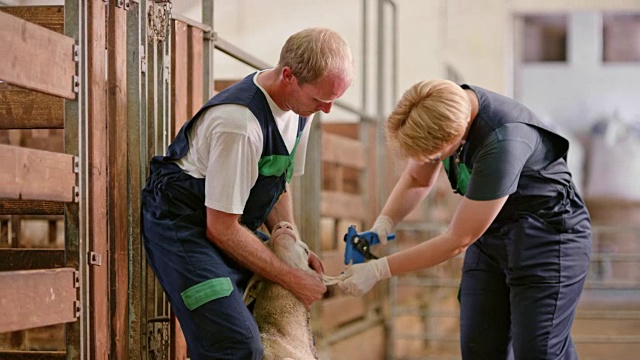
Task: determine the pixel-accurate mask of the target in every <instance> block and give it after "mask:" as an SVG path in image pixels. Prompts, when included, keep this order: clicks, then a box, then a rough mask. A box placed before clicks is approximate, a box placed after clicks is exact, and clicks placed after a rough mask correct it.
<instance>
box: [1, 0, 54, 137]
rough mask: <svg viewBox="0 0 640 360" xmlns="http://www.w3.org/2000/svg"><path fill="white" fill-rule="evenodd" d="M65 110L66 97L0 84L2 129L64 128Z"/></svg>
mask: <svg viewBox="0 0 640 360" xmlns="http://www.w3.org/2000/svg"><path fill="white" fill-rule="evenodd" d="M0 9H2V7H0ZM63 111H64V99H61V98H59V97H56V96H52V95H47V94H42V93H39V92H35V91H30V90H26V89H22V88H19V87H15V86H11V85H8V84H0V129H45V128H48V129H62V128H63V127H64V113H63Z"/></svg>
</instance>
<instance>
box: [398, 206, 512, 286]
mask: <svg viewBox="0 0 640 360" xmlns="http://www.w3.org/2000/svg"><path fill="white" fill-rule="evenodd" d="M508 198H509V196H504V197H501V198H499V199H495V200H488V201H475V200H470V199H468V198H463V199H462V201H461V202H460V204H459V205H458V208H457V209H456V212H455V213H454V215H453V219H452V220H451V223H450V225H449V228H448V229H447V231H446V232H445V233H444V234H442V235H439V236H436V237H435V238H433V239H431V240H428V241H425V242H423V243H421V244H419V245H416V246H414V247H412V248H410V249H407V250H404V251H401V252H398V253H395V254H393V255H389V256H388V257H387V261H388V262H389V269H390V270H391V275H400V274H404V273H407V272H411V271H414V270H420V269H425V268H428V267H431V266H434V265H436V264H439V263H441V262H444V261H446V260H448V259H450V258H452V257H454V256H456V255H458V254H460V253H462V252H463V251H465V250H466V249H467V247H469V245H471V244H472V243H473V242H474V241H476V240H477V239H478V238H479V237H480V236H481V235H482V234H483V233H484V232H485V231H486V230H487V228H489V225H491V223H492V222H493V220H494V219H495V218H496V216H498V213H499V212H500V209H502V206H503V205H504V203H505V202H506V201H507V199H508Z"/></svg>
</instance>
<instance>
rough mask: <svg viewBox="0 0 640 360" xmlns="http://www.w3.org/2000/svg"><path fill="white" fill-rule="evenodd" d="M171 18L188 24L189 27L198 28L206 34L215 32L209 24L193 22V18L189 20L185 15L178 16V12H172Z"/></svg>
mask: <svg viewBox="0 0 640 360" xmlns="http://www.w3.org/2000/svg"><path fill="white" fill-rule="evenodd" d="M171 18H172V19H174V20H178V21H181V22H183V23H185V24H187V25H189V26H193V27H196V28H198V29H200V30H202V31H204V32H211V31H213V30H212V27H211V26H209V25H207V24H203V23H201V22H197V21H195V20H193V19H191V18H188V17H186V16H184V15H181V14H178V13H176V12H171Z"/></svg>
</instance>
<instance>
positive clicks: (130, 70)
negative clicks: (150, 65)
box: [126, 2, 147, 360]
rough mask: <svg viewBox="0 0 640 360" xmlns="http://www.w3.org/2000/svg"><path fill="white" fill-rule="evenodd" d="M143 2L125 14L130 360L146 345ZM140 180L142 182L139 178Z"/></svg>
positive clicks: (136, 359)
mask: <svg viewBox="0 0 640 360" xmlns="http://www.w3.org/2000/svg"><path fill="white" fill-rule="evenodd" d="M145 6H146V2H144V3H143V4H142V5H141V4H139V3H138V2H135V3H130V9H129V11H128V12H127V19H126V24H127V25H126V26H127V118H128V121H127V134H130V136H127V141H128V144H127V152H128V157H127V161H128V164H127V165H128V173H129V176H128V186H127V191H128V200H129V206H128V223H127V227H128V236H129V239H128V247H129V248H128V252H129V258H128V262H129V264H128V266H129V269H130V271H129V281H128V288H129V304H128V306H129V319H128V328H129V331H128V335H127V336H128V338H129V359H131V360H142V359H143V356H144V355H143V352H144V344H146V342H147V337H146V331H145V330H144V323H145V321H144V318H145V317H144V310H143V309H144V304H143V299H144V297H143V296H142V295H141V294H142V293H143V283H142V281H141V279H142V275H141V273H142V272H141V269H142V267H143V266H146V264H145V262H144V255H143V249H142V244H141V239H140V190H141V189H142V186H143V184H144V183H143V181H144V178H143V174H144V173H145V172H144V167H145V166H146V163H147V158H146V141H145V139H146V132H145V131H143V130H144V126H142V124H144V123H145V120H146V119H145V117H144V116H145V115H144V114H146V109H145V107H144V96H143V95H142V88H143V83H144V81H145V80H144V74H145V73H146V69H144V71H143V69H142V64H141V63H142V59H143V58H144V56H146V54H145V51H146V46H144V45H142V44H146V39H147V38H146V34H144V33H143V31H144V30H142V29H143V28H144V29H146V22H145V16H146V11H145ZM141 178H142V179H141Z"/></svg>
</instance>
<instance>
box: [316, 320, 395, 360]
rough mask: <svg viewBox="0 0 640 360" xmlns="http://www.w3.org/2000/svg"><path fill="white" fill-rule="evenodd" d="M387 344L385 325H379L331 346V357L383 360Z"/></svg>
mask: <svg viewBox="0 0 640 360" xmlns="http://www.w3.org/2000/svg"><path fill="white" fill-rule="evenodd" d="M385 344H386V342H385V330H384V325H378V326H376V327H369V328H367V329H366V330H364V331H362V332H360V333H358V334H356V335H354V336H350V337H348V338H345V339H344V340H341V341H339V342H336V343H335V344H333V345H332V346H331V354H330V355H329V356H330V358H336V359H349V360H361V359H362V360H365V359H366V360H383V359H385V349H386V346H385Z"/></svg>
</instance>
